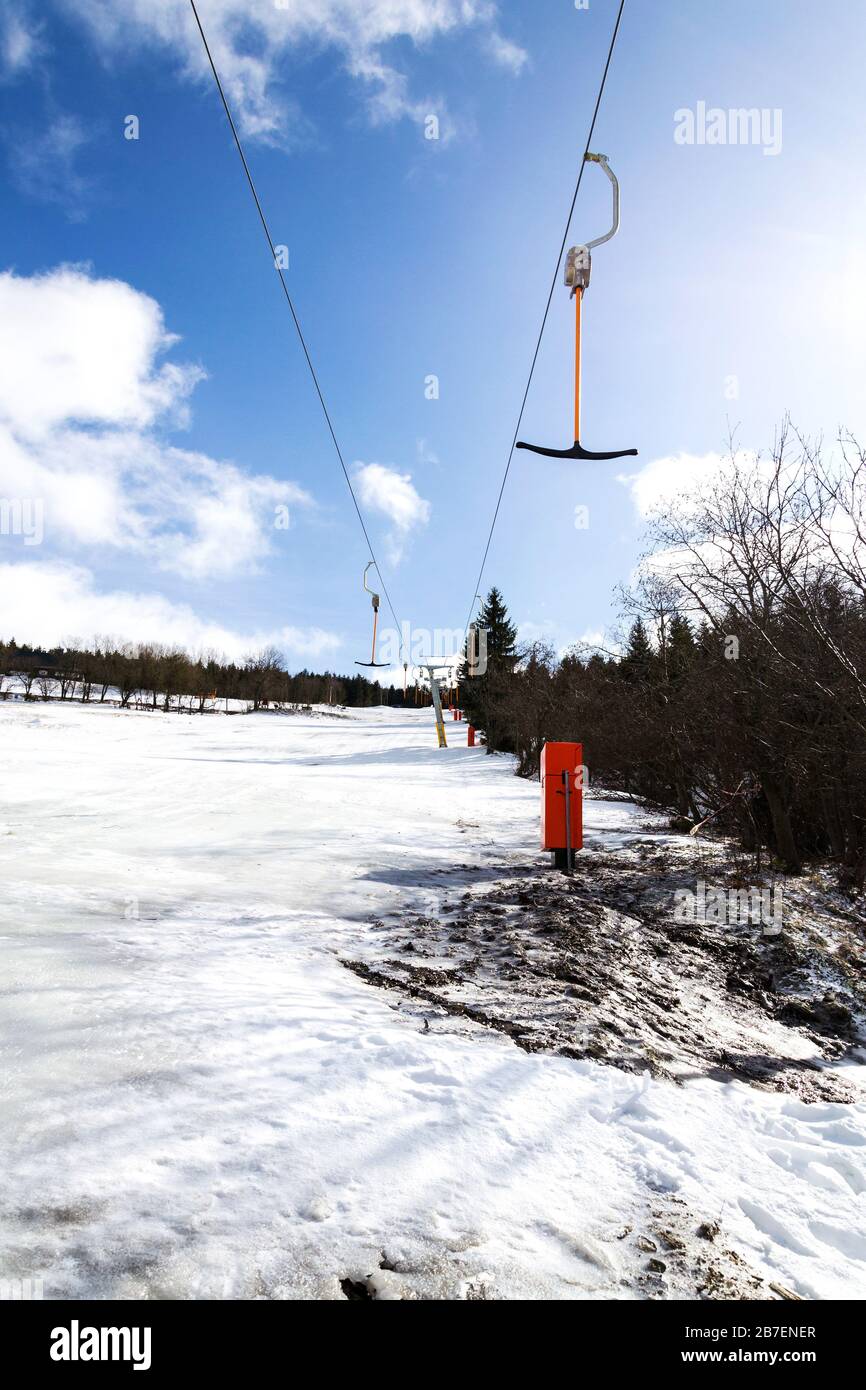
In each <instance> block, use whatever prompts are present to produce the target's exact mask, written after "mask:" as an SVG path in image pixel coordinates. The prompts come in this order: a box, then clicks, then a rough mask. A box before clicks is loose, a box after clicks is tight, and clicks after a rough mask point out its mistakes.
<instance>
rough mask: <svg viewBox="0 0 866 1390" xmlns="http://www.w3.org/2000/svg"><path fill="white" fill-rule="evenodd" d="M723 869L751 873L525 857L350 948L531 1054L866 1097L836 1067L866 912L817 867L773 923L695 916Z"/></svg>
mask: <svg viewBox="0 0 866 1390" xmlns="http://www.w3.org/2000/svg"><path fill="white" fill-rule="evenodd" d="M705 879H711V880H712V882H713V883H714V884H716V885H717V886H719V887H724V888H725V890H726V891H729V890H730V889H732V888H733V889H734V890H735V889H736V888H737V887H739V886H740V880H739V878H738V877H737V874H736V873H735V872H734V870H733V869H732V868H731V866H730V862H729V861H728V860H726V857H725V853H724V847H721V848H719V847H711V848H710V849H709V850H708V849H707V847H706V846H705V845H703V846H695V848H694V849H693V850H691V849H690V848H688V847H686V848H684V849H683V848H679V847H677V848H676V849H669V848H667V847H661V848H660V847H659V844H658V842H657V841H637V842H635V844H634V845H633V846H630V847H629V848H628V849H627V850H624V851H620V852H618V853H615V854H599V853H590V852H585V853H583V854H581V855H579V856H577V861H576V865H575V872H574V876H573V877H572V878H568V877H566V876H564V875H562V874H560V873H558V872H555V871H553V870H551V869H549V868H546V867H543V866H539V867H538V869H537V871H535V870H533V871H531V872H529V873H524V874H521V875H520V876H519V877H516V876H515V875H514V873H513V871H512V874H511V876H510V877H509V878H506V879H503V880H502V881H500V882H498V883H496V884H495V885H494V886H492V887H486V888H481V889H475V890H471V891H465V892H462V893H459V895H458V896H456V897H452V898H450V899H449V897H448V895H447V891H445V892H444V893H443V898H442V903H441V908H440V911H439V912H438V913H437V914H436V915H435V916H420V915H410V916H406V917H402V918H393V919H388V920H385V921H380V922H377V923H375V924H374V925H375V927H376V928H377V930H376V932H375V939H374V944H375V951H373V950H371V952H370V953H369V955H368V957H367V958H366V959H362V960H357V959H356V960H347V961H345V962H344V963H345V964H346V965H347V966H348V967H349V968H350V969H352V970H354V971H355V972H356V973H358V974H359V975H361V976H363V977H364V978H366V979H368V980H369V981H370V983H371V984H374V985H377V986H379V987H383V988H387V989H390V990H395V991H397V992H399V993H400V994H401V995H402V996H403V1000H404V1001H405V1002H404V1004H403V1007H406V1008H410V1009H416V1010H417V1011H418V1012H419V1013H420V1014H421V1015H423V1018H424V1026H425V1027H431V1028H435V1027H439V1026H442V1023H443V1021H444V1020H446V1019H448V1018H460V1019H464V1020H466V1022H467V1023H468V1024H470V1025H481V1026H484V1027H487V1028H493V1029H496V1030H497V1031H500V1032H503V1033H506V1034H508V1035H510V1037H511V1038H512V1039H513V1040H514V1042H515V1043H517V1045H518V1046H520V1047H523V1048H525V1049H526V1050H527V1051H531V1052H537V1051H551V1052H556V1053H559V1054H561V1055H564V1056H568V1057H575V1058H584V1057H588V1058H594V1059H596V1060H598V1061H600V1062H604V1063H606V1064H608V1065H611V1066H615V1067H619V1068H621V1069H622V1070H625V1071H636V1072H644V1071H649V1072H650V1073H652V1074H653V1075H654V1076H659V1077H665V1078H668V1079H671V1080H675V1081H682V1080H685V1079H687V1078H689V1077H694V1076H712V1077H716V1078H718V1079H719V1080H729V1079H731V1078H733V1077H736V1078H738V1079H740V1080H743V1081H747V1082H750V1083H751V1084H753V1085H756V1086H761V1087H764V1088H767V1089H772V1090H783V1091H790V1092H793V1093H795V1094H797V1095H798V1096H799V1097H800V1098H801V1099H803V1100H818V1099H821V1100H835V1101H850V1100H853V1099H854V1098H855V1093H854V1091H853V1089H852V1086H851V1084H850V1083H849V1082H848V1081H847V1080H845V1079H844V1078H842V1077H840V1075H839V1074H838V1073H836V1072H834V1071H832V1070H828V1069H827V1065H826V1064H827V1063H828V1062H835V1061H838V1060H839V1059H841V1058H842V1057H844V1056H845V1055H846V1054H847V1053H849V1052H850V1051H851V1050H852V1049H853V1048H856V1047H857V1046H858V1045H862V1043H863V1040H864V1026H863V1021H864V1018H866V970H864V964H866V949H864V944H866V918H864V916H863V914H862V910H858V909H857V908H854V909H852V907H851V905H850V903H846V902H845V901H844V900H842V899H841V898H839V897H838V896H834V894H833V892H832V889H831V887H830V883H829V879H828V880H827V881H826V882H824V881H823V880H822V879H821V877H820V875H817V876H814V877H813V878H811V879H797V880H787V881H786V882H785V884H784V885H783V887H784V893H783V897H782V901H783V903H784V907H783V911H782V914H781V919H780V920H779V921H777V922H776V923H775V924H773V925H772V926H771V927H769V928H765V927H762V926H761V925H760V924H758V923H750V922H748V921H745V922H737V921H734V922H733V923H732V922H730V921H725V922H715V921H706V920H704V921H698V922H690V921H682V920H678V919H677V914H676V909H675V905H676V902H677V898H676V894H677V893H678V892H680V893H682V891H683V890H688V891H690V892H693V891H694V890H695V885H696V883H697V882H698V881H699V880H700V881H703V880H705ZM463 881H464V882H465V878H464V880H463ZM778 886H779V885H778V883H777V884H776V887H778ZM443 887H445V885H443ZM655 1272H656V1273H660V1271H655Z"/></svg>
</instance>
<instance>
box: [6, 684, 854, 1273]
mask: <svg viewBox="0 0 866 1390" xmlns="http://www.w3.org/2000/svg"><path fill="white" fill-rule="evenodd" d="M448 732H449V735H451V736H452V741H453V742H454V743H455V744H456V745H462V744H464V743H465V726H459V725H454V726H450V725H449V727H448ZM0 743H2V748H3V770H2V807H0V869H2V874H3V895H2V904H0V910H2V979H0V984H2V995H0V1009H2V1014H0V1026H2V1039H3V1045H4V1065H3V1078H4V1079H3V1093H2V1132H3V1146H4V1148H3V1152H2V1153H0V1172H2V1173H3V1183H2V1189H0V1212H2V1234H0V1276H4V1277H7V1278H8V1277H14V1276H26V1277H30V1278H34V1277H40V1276H41V1277H42V1279H43V1281H44V1289H45V1294H46V1296H47V1297H55V1298H56V1297H65V1296H73V1297H83V1296H96V1297H141V1296H151V1297H154V1296H155V1297H169V1298H171V1297H223V1296H228V1297H240V1298H246V1297H255V1296H266V1297H316V1298H321V1297H325V1298H327V1297H343V1291H341V1281H344V1280H352V1281H355V1282H356V1283H364V1281H366V1280H367V1278H368V1276H372V1277H371V1279H370V1281H369V1283H367V1285H366V1287H368V1288H370V1289H371V1290H372V1291H374V1292H375V1294H376V1296H379V1297H447V1298H455V1297H456V1298H466V1297H479V1298H483V1297H489V1298H501V1297H547V1298H581V1297H606V1298H622V1297H626V1298H628V1297H634V1296H642V1295H643V1294H645V1293H647V1292H649V1293H652V1292H656V1293H657V1294H661V1295H663V1294H664V1293H665V1292H668V1293H674V1294H675V1293H676V1292H677V1288H676V1285H675V1283H674V1284H673V1285H671V1284H670V1282H667V1283H666V1279H667V1280H668V1281H669V1280H670V1272H669V1271H665V1270H664V1269H662V1270H656V1271H651V1273H650V1275H649V1277H647V1276H646V1273H645V1271H646V1267H647V1264H648V1258H647V1257H648V1254H649V1253H650V1248H651V1247H652V1246H655V1247H657V1250H658V1258H657V1259H656V1261H655V1263H657V1264H661V1265H662V1266H664V1265H665V1264H666V1263H668V1260H667V1258H666V1255H665V1248H666V1247H665V1242H664V1240H663V1239H662V1240H660V1239H659V1237H658V1232H659V1230H662V1231H664V1230H667V1231H668V1232H669V1233H670V1232H673V1234H674V1235H675V1236H676V1232H677V1230H680V1229H682V1230H685V1228H686V1227H688V1226H689V1225H690V1223H691V1228H693V1227H694V1224H695V1223H697V1222H699V1221H703V1222H706V1223H709V1224H710V1225H712V1223H715V1222H719V1223H720V1224H721V1227H722V1230H723V1232H724V1237H725V1239H726V1240H727V1242H728V1245H729V1246H730V1247H731V1248H733V1249H734V1251H735V1253H736V1254H738V1255H739V1257H740V1258H741V1259H742V1261H743V1262H744V1264H743V1268H744V1269H745V1270H746V1271H747V1272H754V1273H755V1275H756V1276H761V1277H762V1278H763V1280H764V1281H765V1282H764V1284H763V1285H761V1290H762V1292H760V1293H758V1295H757V1296H772V1295H769V1294H768V1293H767V1288H768V1285H769V1282H770V1281H778V1282H779V1283H781V1284H783V1285H785V1286H786V1287H788V1288H790V1289H793V1290H795V1291H796V1292H798V1293H799V1294H800V1295H801V1296H804V1297H806V1298H815V1297H833V1296H836V1297H862V1296H863V1295H864V1293H866V1277H864V1276H866V1212H864V1203H866V1195H864V1194H866V1108H864V1107H863V1106H858V1105H843V1104H817V1105H806V1104H804V1103H803V1102H801V1101H799V1100H794V1099H792V1098H791V1097H790V1096H786V1095H784V1094H771V1093H767V1092H763V1091H760V1090H755V1089H751V1088H749V1087H748V1086H746V1085H743V1084H740V1083H731V1084H728V1085H723V1084H720V1083H718V1082H716V1081H710V1080H707V1079H695V1080H693V1081H687V1082H686V1083H685V1084H684V1085H680V1086H676V1085H673V1084H671V1083H668V1082H662V1081H653V1080H650V1079H649V1078H648V1077H635V1076H634V1075H627V1074H625V1073H623V1072H620V1071H618V1070H616V1069H614V1068H611V1067H603V1066H600V1065H597V1064H596V1063H593V1062H588V1061H572V1060H568V1059H566V1058H564V1057H557V1056H551V1055H546V1054H543V1053H539V1054H535V1055H530V1054H528V1053H526V1052H524V1051H521V1050H520V1049H518V1048H517V1047H516V1046H515V1045H514V1043H513V1042H512V1041H511V1040H510V1039H509V1038H507V1037H506V1036H504V1035H503V1034H501V1033H492V1032H488V1031H486V1030H484V1029H482V1028H480V1027H462V1026H461V1023H460V1020H457V1019H446V1020H444V1021H443V1020H440V1019H437V1020H435V1022H433V1023H432V1025H431V1026H430V1027H429V1029H428V1031H424V1029H423V1026H422V1024H421V1022H420V1020H419V1017H418V1013H417V1011H415V1012H411V1013H409V1012H407V1011H406V1010H404V1009H402V1008H401V1005H400V1000H399V999H398V998H397V997H394V996H392V995H390V994H388V993H386V992H383V991H379V990H376V989H373V988H371V987H370V986H369V985H368V984H366V983H365V982H364V981H363V980H362V979H360V978H358V977H357V976H356V975H355V974H353V973H351V972H350V971H348V970H346V969H345V967H344V966H343V965H342V964H341V963H340V956H346V957H350V956H353V955H354V956H357V955H358V954H359V953H361V952H363V954H364V956H365V958H369V957H370V953H371V950H374V949H375V946H374V943H375V931H376V928H375V927H374V926H371V925H370V924H371V923H372V922H373V921H374V919H376V918H379V917H382V916H383V915H386V914H393V913H394V912H396V911H400V910H406V911H408V910H410V909H411V910H412V911H419V910H420V911H434V910H435V909H436V905H437V902H438V901H439V897H440V893H441V889H442V886H443V884H445V883H447V884H448V886H449V887H453V886H454V885H455V884H456V883H459V882H460V880H461V878H464V879H465V881H466V883H478V882H485V881H490V880H492V879H494V878H495V877H497V876H498V875H500V874H501V873H502V872H503V868H507V867H509V866H517V865H523V866H525V865H528V864H531V863H532V862H533V860H534V859H535V858H537V849H536V846H537V800H538V788H537V786H535V785H532V784H529V783H526V782H523V781H520V780H518V779H517V778H515V777H513V776H512V775H511V766H510V763H509V761H508V760H507V759H500V758H487V757H485V755H484V753H483V751H473V750H469V749H467V748H465V747H464V746H455V747H453V748H449V749H448V750H447V751H440V750H438V749H437V748H436V746H435V736H434V731H433V726H432V716H431V714H430V712H429V711H423V712H420V713H418V712H416V711H410V712H406V713H403V712H399V711H388V710H371V711H366V712H363V713H356V714H353V715H351V717H347V718H339V719H338V718H332V717H326V716H324V715H323V714H321V713H313V714H311V715H309V716H302V715H298V716H293V717H287V716H276V715H268V714H262V715H255V716H238V717H231V718H226V717H222V716H211V717H205V718H195V717H183V716H163V715H159V714H146V713H140V712H127V713H121V712H119V711H115V710H108V709H88V708H81V707H78V706H71V705H69V706H62V705H56V704H53V705H23V704H17V705H12V704H7V705H0ZM587 822H588V832H589V833H588V841H589V843H590V844H596V845H598V846H602V847H604V849H605V850H608V851H609V850H611V849H615V848H616V847H617V846H618V845H619V844H622V843H623V842H624V840H626V839H627V838H628V835H629V833H630V832H633V831H634V829H635V812H634V809H633V808H630V807H628V806H622V805H614V804H611V803H602V802H596V803H593V802H590V803H589V804H588V806H587ZM371 943H372V944H371ZM677 1223H679V1226H678V1224H677ZM711 1249H712V1246H711V1244H710V1243H709V1242H708V1243H707V1250H708V1254H709V1252H710V1251H711ZM653 1281H655V1283H653ZM346 1287H348V1285H347V1286H346Z"/></svg>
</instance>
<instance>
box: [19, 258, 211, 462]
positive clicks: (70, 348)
mask: <svg viewBox="0 0 866 1390" xmlns="http://www.w3.org/2000/svg"><path fill="white" fill-rule="evenodd" d="M0 322H2V324H3V330H4V331H3V334H2V336H0V418H2V419H4V420H6V421H7V422H8V423H9V424H10V425H11V426H12V428H14V430H15V432H16V433H17V434H18V435H19V436H22V437H25V438H34V437H38V436H44V435H46V434H47V433H48V432H49V431H51V430H52V429H54V428H56V427H57V426H58V425H59V424H61V423H66V422H72V421H77V422H81V423H91V424H96V425H131V426H135V427H137V428H139V429H141V428H145V427H147V426H149V425H152V424H153V423H154V421H155V420H156V419H157V417H158V416H160V415H162V414H164V413H166V412H170V411H172V410H174V411H177V409H178V407H181V406H182V405H183V403H184V402H185V400H186V398H187V397H188V396H189V395H190V393H191V392H192V390H193V389H194V387H195V386H196V384H197V383H198V382H199V381H201V380H202V378H203V377H204V375H205V373H204V371H203V370H202V369H201V367H196V366H190V365H185V366H177V365H174V364H169V363H166V364H163V365H157V359H158V358H159V357H160V356H161V355H162V354H163V353H165V352H166V351H167V350H168V349H169V348H171V347H173V346H174V345H175V343H176V342H177V341H178V340H177V338H176V337H175V336H173V335H172V334H170V333H168V332H167V331H166V328H165V323H164V321H163V316H162V310H161V309H160V307H159V305H158V304H157V303H156V301H155V300H153V299H151V298H150V297H149V296H148V295H146V294H141V293H140V292H139V291H138V290H135V289H133V288H132V286H131V285H127V284H124V283H123V281H120V280H97V279H94V278H93V277H92V275H91V274H90V273H89V271H88V268H87V267H85V266H61V267H60V268H59V269H57V270H53V271H51V272H49V273H47V274H44V275H35V276H17V275H15V274H13V273H12V272H9V271H7V272H5V273H3V274H0Z"/></svg>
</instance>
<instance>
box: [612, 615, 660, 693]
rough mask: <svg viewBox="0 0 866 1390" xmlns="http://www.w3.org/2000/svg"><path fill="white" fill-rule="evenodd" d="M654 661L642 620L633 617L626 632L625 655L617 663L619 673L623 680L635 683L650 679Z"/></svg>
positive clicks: (653, 654)
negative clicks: (627, 632)
mask: <svg viewBox="0 0 866 1390" xmlns="http://www.w3.org/2000/svg"><path fill="white" fill-rule="evenodd" d="M654 663H655V653H654V652H653V649H652V644H651V643H650V640H649V637H648V636H647V630H646V628H645V627H644V625H643V621H642V620H641V619H640V618H635V620H634V622H633V623H632V625H631V630H630V631H629V634H628V646H627V647H626V650H625V655H624V656H623V658H622V661H621V662H620V664H619V669H620V674H621V676H622V678H623V680H626V681H628V682H629V683H630V684H632V685H637V684H638V683H640V682H645V681H648V680H649V679H650V676H651V675H652V670H653V666H654Z"/></svg>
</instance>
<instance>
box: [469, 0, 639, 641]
mask: <svg viewBox="0 0 866 1390" xmlns="http://www.w3.org/2000/svg"><path fill="white" fill-rule="evenodd" d="M624 9H625V0H620V5H619V9H618V10H617V15H616V22H615V24H614V26H613V33H612V34H611V39H610V45H609V47H608V50H607V59H606V61H605V65H604V71H603V72H602V75H601V82H600V84H599V88H598V95H597V96H596V99H595V107H594V109H593V113H592V120H591V121H590V124H589V134H588V135H587V137H586V145H585V146H584V151H583V157H582V159H581V161H580V168H579V169H578V173H577V183H576V184H575V186H574V194H573V195H572V199H571V206H570V208H569V210H568V218H567V219H566V223H565V231H564V232H563V234H562V242H561V244H560V247H559V255H558V256H557V258H556V267H555V269H554V272H553V279H552V280H551V282H550V291H549V293H548V296H547V303H546V305H545V307H544V317H543V318H542V320H541V327H540V329H539V330H538V338H537V340H536V343H535V351H534V352H533V354H532V362H531V364H530V368H529V376H528V378H527V381H526V390H525V391H524V392H523V400H522V401H521V404H520V413H519V415H518V417H517V424H516V425H515V427H514V436H513V438H512V440H511V448H510V449H509V451H508V459H507V461H506V464H505V472H504V473H503V475H502V483H501V485H500V488H499V495H498V497H497V499H496V507H495V509H494V512H493V520H492V521H491V523H490V531H489V532H488V535H487V544H486V545H485V547H484V555H483V556H482V559H481V568H480V570H479V571H478V578H477V579H476V581H475V587H474V589H473V594H474V597H473V599H472V606H471V608H470V609H469V617H468V618H467V619H466V627H465V629H464V639H465V637H466V636H467V635H468V633H469V627H470V624H471V622H472V610H473V609H474V607H475V599H476V598H477V597H478V594H479V592H480V590H481V580H482V577H483V575H484V568H485V566H486V564H487V556H488V554H489V553H490V545H491V542H492V540H493V532H494V530H495V529H496V522H497V520H498V518H499V510H500V507H501V506H502V497H503V494H504V492H505V484H506V483H507V482H508V474H509V473H510V471H511V463H512V460H513V458H514V450H515V448H516V447H517V436H518V435H519V434H520V426H521V424H522V423H523V412H524V411H525V410H526V402H527V400H528V399H529V390H530V387H531V386H532V379H533V377H534V375H535V367H536V364H537V362H538V354H539V352H540V351H541V340H542V338H543V337H544V330H545V328H546V327H547V319H548V316H549V314H550V306H551V304H552V303H553V294H554V290H555V289H556V286H557V282H558V280H559V267H560V265H561V264H562V257H563V254H564V252H565V244H566V242H567V241H568V233H569V231H570V230H571V222H572V218H573V217H574V209H575V205H576V203H577V195H578V194H579V192H580V185H581V182H582V181H583V171H584V169H585V168H586V165H587V155H588V154H589V151H590V146H591V145H592V137H593V135H594V134H595V123H596V121H597V119H598V113H599V109H600V107H601V101H602V97H603V96H604V89H605V85H606V83H607V75H608V72H609V71H610V65H611V62H612V60H613V51H614V48H615V47H616V40H617V35H618V33H619V26H620V21H621V19H622V12H623V10H624Z"/></svg>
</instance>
